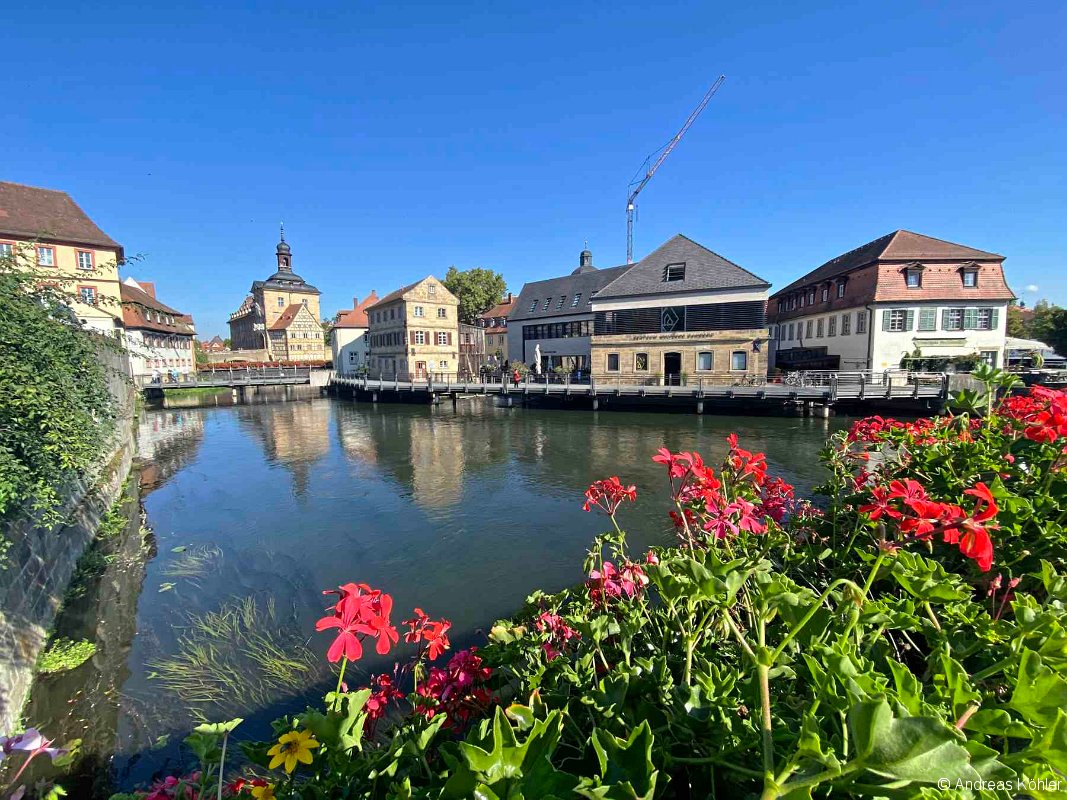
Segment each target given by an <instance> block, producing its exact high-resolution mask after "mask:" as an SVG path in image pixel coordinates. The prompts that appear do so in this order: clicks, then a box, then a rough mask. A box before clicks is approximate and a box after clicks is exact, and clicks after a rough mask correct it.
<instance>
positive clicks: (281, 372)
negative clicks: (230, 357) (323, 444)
mask: <svg viewBox="0 0 1067 800" xmlns="http://www.w3.org/2000/svg"><path fill="white" fill-rule="evenodd" d="M332 375H333V373H332V372H331V371H330V370H325V369H312V368H311V367H242V368H239V369H201V370H197V371H196V372H190V373H188V374H184V375H177V376H173V377H172V376H170V375H160V376H158V377H153V376H151V375H141V376H138V378H137V384H138V385H139V386H140V387H141V389H143V390H144V391H146V392H150V393H151V392H157V391H165V390H167V389H201V388H218V389H226V388H230V389H240V388H243V387H246V386H297V385H302V384H310V385H312V386H326V385H327V384H328V383H329V380H330V377H331V376H332Z"/></svg>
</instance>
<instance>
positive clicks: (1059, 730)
mask: <svg viewBox="0 0 1067 800" xmlns="http://www.w3.org/2000/svg"><path fill="white" fill-rule="evenodd" d="M1029 749H1030V750H1031V751H1033V752H1034V754H1035V756H1036V757H1030V758H1031V760H1035V761H1044V762H1046V763H1048V764H1049V766H1051V767H1053V768H1054V769H1056V770H1058V771H1059V772H1061V773H1067V714H1065V713H1064V712H1063V709H1059V710H1058V711H1057V712H1056V721H1055V722H1054V723H1052V724H1051V725H1049V726H1048V727H1047V728H1045V730H1044V731H1043V732H1042V734H1041V738H1040V739H1038V740H1037V741H1035V742H1034V744H1033V746H1032V747H1031V748H1029ZM1028 757H1029V756H1028Z"/></svg>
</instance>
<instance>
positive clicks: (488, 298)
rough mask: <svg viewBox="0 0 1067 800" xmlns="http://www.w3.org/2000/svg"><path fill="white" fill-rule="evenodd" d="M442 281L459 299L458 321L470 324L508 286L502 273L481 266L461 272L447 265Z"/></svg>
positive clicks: (500, 296) (487, 308)
mask: <svg viewBox="0 0 1067 800" xmlns="http://www.w3.org/2000/svg"><path fill="white" fill-rule="evenodd" d="M442 283H444V285H445V288H446V289H448V291H450V292H452V294H454V295H455V296H456V297H457V298H458V299H459V319H460V322H466V323H468V324H471V325H473V324H475V323H476V322H477V320H478V315H479V314H483V313H485V312H486V311H488V310H489V309H490V308H492V307H493V306H495V305H496V304H497V303H499V302H500V299H501V298H502V297H503V296H504V292H506V291H507V288H508V285H507V282H506V281H505V280H504V276H503V275H501V274H500V273H499V272H493V271H492V270H491V269H482V268H481V267H475V268H473V269H468V270H464V271H463V272H460V271H459V270H458V269H456V268H455V267H454V266H452V267H449V268H448V273H447V274H446V275H445V279H444V280H443V281H442Z"/></svg>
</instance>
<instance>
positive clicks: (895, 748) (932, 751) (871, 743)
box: [848, 697, 981, 784]
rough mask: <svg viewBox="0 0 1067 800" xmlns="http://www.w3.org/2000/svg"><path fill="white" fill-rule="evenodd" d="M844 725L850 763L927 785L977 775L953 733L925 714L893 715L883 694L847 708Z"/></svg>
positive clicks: (874, 771)
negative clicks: (851, 747) (852, 756)
mask: <svg viewBox="0 0 1067 800" xmlns="http://www.w3.org/2000/svg"><path fill="white" fill-rule="evenodd" d="M848 727H849V730H850V731H851V733H852V738H853V741H855V743H856V749H857V756H856V763H857V764H859V765H862V766H863V767H864V768H866V769H867V770H869V771H871V772H873V773H875V774H876V775H881V776H882V777H885V778H889V779H891V780H898V781H914V782H917V783H928V784H936V782H937V781H938V780H939V779H942V778H947V779H949V780H950V781H953V782H955V780H956V779H957V778H959V779H961V780H964V781H976V780H978V779H979V778H980V777H981V776H980V775H979V774H978V772H977V770H975V769H974V767H973V766H971V759H970V754H969V753H968V752H967V750H966V748H965V747H964V746H963V745H962V744H961V741H960V738H959V735H958V734H957V733H956V732H955V731H953V730H952V729H951V728H949V727H948V726H947V725H945V724H944V723H943V722H941V721H939V720H935V719H931V718H929V717H903V718H897V717H895V716H894V715H893V710H892V708H890V706H889V703H888V702H886V700H885V698H884V697H883V698H881V699H879V700H871V701H867V702H863V703H857V704H856V705H855V706H853V708H852V710H851V711H850V712H849V715H848Z"/></svg>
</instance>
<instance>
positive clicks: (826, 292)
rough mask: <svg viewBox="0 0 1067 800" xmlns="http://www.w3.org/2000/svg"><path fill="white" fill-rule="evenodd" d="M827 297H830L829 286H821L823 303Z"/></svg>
mask: <svg viewBox="0 0 1067 800" xmlns="http://www.w3.org/2000/svg"><path fill="white" fill-rule="evenodd" d="M829 299H830V287H829V286H824V287H822V301H823V302H824V303H825V302H826V301H827V300H829Z"/></svg>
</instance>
